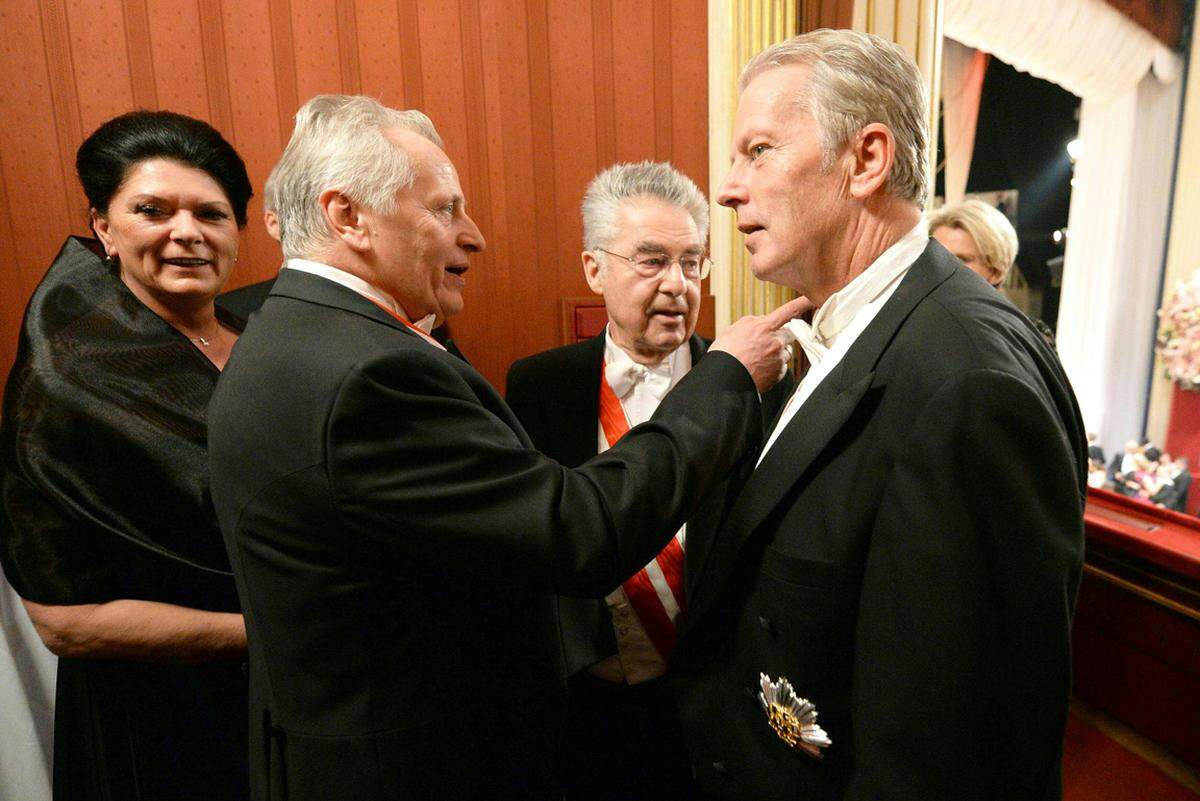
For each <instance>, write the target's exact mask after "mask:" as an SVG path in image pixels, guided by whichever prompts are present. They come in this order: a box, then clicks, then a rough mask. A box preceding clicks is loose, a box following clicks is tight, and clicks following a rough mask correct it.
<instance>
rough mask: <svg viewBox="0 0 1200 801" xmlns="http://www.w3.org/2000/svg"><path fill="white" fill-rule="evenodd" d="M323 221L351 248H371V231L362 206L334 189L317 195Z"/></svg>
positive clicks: (365, 249) (360, 249)
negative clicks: (323, 216)
mask: <svg viewBox="0 0 1200 801" xmlns="http://www.w3.org/2000/svg"><path fill="white" fill-rule="evenodd" d="M317 203H319V204H320V205H321V211H322V212H323V213H324V214H325V222H326V224H327V225H328V226H329V230H331V231H333V235H334V236H335V237H337V238H338V239H340V240H342V242H344V243H345V244H346V246H347V247H349V248H350V249H351V250H354V251H357V252H359V253H363V252H365V251H368V250H370V249H371V233H370V231H369V230H368V226H367V220H366V217H365V215H364V214H363V210H362V208H361V207H360V206H359V205H358V204H357V203H355V202H354V201H353V200H351V199H350V198H348V197H346V196H345V195H344V194H342V193H341V192H339V191H338V190H336V189H326V190H325V191H324V192H322V193H321V194H320V195H318V196H317Z"/></svg>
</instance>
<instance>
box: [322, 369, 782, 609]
mask: <svg viewBox="0 0 1200 801" xmlns="http://www.w3.org/2000/svg"><path fill="white" fill-rule="evenodd" d="M400 377H402V380H401V379H400ZM760 440H761V426H760V422H759V403H758V396H757V393H756V392H755V388H754V384H753V382H752V381H751V379H750V375H749V373H748V372H747V371H746V369H745V368H744V367H743V366H742V365H741V364H740V363H739V362H737V360H735V359H734V358H733V357H731V356H728V355H726V354H720V355H717V354H713V355H710V356H709V357H707V358H706V359H704V361H703V362H701V363H700V364H699V365H697V366H696V368H695V369H693V370H692V371H691V372H690V373H689V374H688V375H687V376H686V377H685V378H684V379H683V381H681V382H680V384H679V385H678V386H677V387H676V388H675V390H674V391H673V392H671V393H669V395H668V396H667V398H666V399H665V400H664V401H663V402H662V404H661V405H660V406H659V408H658V411H657V412H656V413H655V415H654V417H653V418H652V419H651V420H650V421H648V422H646V423H644V424H643V425H640V426H637V427H636V428H634V429H633V430H632V431H630V433H629V434H627V435H626V436H625V437H624V438H623V439H622V441H621V442H620V443H618V445H617V446H616V447H614V448H611V449H610V450H608V451H606V452H605V453H603V454H601V455H600V456H597V457H596V458H594V459H592V460H591V461H589V462H588V463H586V464H585V465H583V466H582V467H580V468H577V469H574V470H572V469H568V468H564V467H562V466H561V465H559V464H558V463H557V462H554V461H553V460H551V459H548V458H546V457H544V456H542V455H540V454H538V453H537V452H536V451H533V450H530V449H528V448H526V447H524V445H523V444H522V443H521V441H520V440H519V439H518V437H517V435H516V434H515V433H514V432H513V430H512V429H511V428H510V427H509V426H508V425H507V424H505V423H504V421H502V420H500V419H499V418H498V417H496V416H495V415H494V414H492V413H491V412H490V411H488V410H487V409H486V408H484V407H483V406H482V405H481V404H480V403H479V401H478V399H477V398H476V397H475V396H474V394H473V393H472V392H471V391H470V388H469V387H468V386H467V385H466V383H465V382H463V380H462V379H461V377H460V376H459V375H458V374H457V373H455V372H454V371H453V370H452V369H451V368H449V367H447V366H446V365H445V363H444V362H443V361H442V360H439V359H437V358H435V357H434V356H433V355H432V354H426V353H424V352H422V351H413V350H404V351H400V352H395V353H390V354H388V355H386V356H383V357H380V358H378V359H375V360H372V361H370V362H368V363H366V364H364V365H360V366H359V368H358V369H355V370H353V371H351V373H350V375H349V376H348V377H347V379H346V380H345V381H344V382H343V384H342V387H341V389H340V391H339V393H338V396H337V398H336V399H335V401H334V403H333V406H332V409H331V412H330V416H329V420H328V424H327V431H326V441H327V449H328V455H327V460H328V465H329V467H328V469H329V478H330V483H331V486H332V488H333V492H334V495H335V501H336V503H337V505H338V508H339V513H340V514H341V517H342V520H343V521H344V522H345V524H346V525H348V526H351V527H353V528H355V529H356V530H357V531H359V532H360V533H361V534H362V535H363V536H364V537H368V538H371V539H372V540H374V541H377V542H379V543H380V545H381V546H382V547H383V548H384V549H386V550H394V551H397V552H404V553H415V554H420V555H421V556H423V557H425V558H438V559H444V560H446V561H447V562H448V563H450V564H453V565H455V566H456V567H458V568H460V569H462V570H465V571H469V572H473V573H475V574H477V575H480V576H484V577H487V578H490V579H496V580H502V581H508V582H514V583H519V584H524V585H527V586H532V587H534V588H536V589H540V590H544V591H550V592H558V593H560V594H573V593H574V594H585V595H592V594H602V593H604V592H607V591H608V590H610V589H611V588H612V587H613V586H615V585H616V584H617V583H619V582H620V581H621V580H622V579H624V578H625V577H627V576H628V575H630V574H631V573H633V572H634V571H635V570H636V569H637V568H639V567H641V566H642V565H644V564H645V563H646V562H647V561H648V560H649V559H651V558H652V557H653V556H654V554H656V553H657V552H658V551H659V549H661V548H662V546H663V545H664V544H665V543H666V542H667V540H669V539H670V537H671V536H672V534H673V533H674V532H675V531H677V530H678V529H679V526H680V525H682V523H683V522H684V520H686V519H687V517H688V516H689V515H691V514H692V513H693V512H694V511H695V509H696V507H697V506H698V505H699V503H700V501H701V499H702V498H703V497H704V496H705V495H706V494H707V493H708V492H709V491H711V490H712V489H713V488H714V487H715V486H716V485H717V484H718V483H719V482H720V481H721V480H722V478H723V477H724V476H725V475H726V474H727V473H728V472H729V470H730V468H731V467H732V466H733V465H734V463H735V462H736V461H737V460H738V458H739V457H741V456H742V455H743V454H744V453H746V452H747V451H748V450H749V449H753V448H755V447H757V446H758V444H759V442H760ZM639 533H641V534H640V536H639Z"/></svg>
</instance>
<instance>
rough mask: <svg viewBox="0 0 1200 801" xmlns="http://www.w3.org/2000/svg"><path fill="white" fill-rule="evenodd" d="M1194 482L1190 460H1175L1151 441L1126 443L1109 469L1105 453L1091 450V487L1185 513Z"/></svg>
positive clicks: (1090, 448) (1091, 448)
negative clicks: (1189, 490) (1105, 460)
mask: <svg viewBox="0 0 1200 801" xmlns="http://www.w3.org/2000/svg"><path fill="white" fill-rule="evenodd" d="M1191 483H1192V475H1191V472H1190V471H1189V463H1188V460H1187V459H1186V458H1184V457H1179V458H1177V459H1172V458H1171V455H1170V454H1169V453H1164V452H1163V451H1162V450H1161V449H1160V448H1158V447H1156V446H1154V445H1152V444H1150V442H1149V441H1148V440H1144V439H1143V440H1140V441H1138V440H1129V441H1128V442H1126V443H1125V450H1124V452H1123V453H1118V454H1116V455H1115V456H1113V459H1112V462H1111V463H1110V464H1109V466H1108V469H1107V470H1105V467H1104V452H1103V451H1102V450H1100V449H1099V448H1094V447H1092V446H1089V448H1088V485H1089V486H1092V487H1103V488H1105V489H1111V490H1113V491H1114V492H1118V493H1120V494H1122V495H1126V496H1128V497H1130V498H1137V499H1139V500H1142V501H1146V502H1147V503H1153V504H1155V505H1156V506H1162V507H1165V508H1167V509H1173V510H1175V511H1177V512H1186V511H1187V495H1188V489H1189V488H1190V487H1191Z"/></svg>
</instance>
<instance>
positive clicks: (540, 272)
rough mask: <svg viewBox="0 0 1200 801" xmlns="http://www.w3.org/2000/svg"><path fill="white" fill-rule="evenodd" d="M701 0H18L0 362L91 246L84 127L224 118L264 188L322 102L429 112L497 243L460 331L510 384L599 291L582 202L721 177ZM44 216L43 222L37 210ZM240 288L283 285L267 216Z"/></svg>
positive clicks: (3, 22)
mask: <svg viewBox="0 0 1200 801" xmlns="http://www.w3.org/2000/svg"><path fill="white" fill-rule="evenodd" d="M705 18H706V4H705V2H704V1H703V0H588V2H580V0H388V1H387V2H379V1H378V0H172V2H170V3H163V2H156V1H155V0H41V2H37V1H36V0H7V1H6V2H4V3H0V29H2V30H4V32H5V37H4V39H3V41H0V70H3V74H4V75H5V76H6V80H5V82H4V83H3V85H0V107H2V108H3V109H4V113H5V124H4V125H3V126H0V259H3V261H4V263H5V265H6V267H8V269H5V270H3V271H0V335H2V340H0V360H2V361H0V368H2V369H6V368H7V365H8V364H9V363H10V362H11V359H12V356H13V352H14V348H15V342H16V332H17V328H18V325H19V320H20V314H21V311H22V308H23V306H24V303H25V302H26V300H27V298H28V297H29V293H30V292H32V290H33V288H34V286H35V285H36V283H37V281H38V280H39V279H40V277H41V275H42V273H43V272H44V270H45V267H46V266H47V264H48V262H49V259H50V258H51V257H52V256H53V255H54V253H55V252H56V251H57V249H58V247H59V246H60V245H61V243H62V239H63V237H64V236H65V235H67V234H68V233H72V232H75V233H83V232H86V230H87V225H86V202H85V201H84V199H83V194H82V192H81V191H80V189H79V187H78V184H77V181H76V180H75V177H74V174H73V171H74V155H75V150H76V148H77V147H78V146H79V143H80V141H81V140H82V138H83V136H84V135H85V134H86V133H87V132H89V131H91V130H92V129H94V128H95V127H96V126H97V125H99V124H100V123H101V122H103V121H104V120H106V119H108V118H110V117H112V116H113V115H115V114H118V113H121V112H124V111H128V110H130V109H132V108H135V107H139V106H142V107H158V108H170V109H172V110H176V111H180V112H182V113H185V114H190V115H192V116H196V117H200V118H202V119H206V120H208V121H209V122H210V123H212V124H213V125H214V126H215V127H216V128H217V129H218V130H220V131H221V132H222V133H224V134H225V135H226V136H227V137H229V139H230V141H232V142H233V144H234V146H235V147H236V148H237V149H238V151H239V152H240V153H241V155H242V157H243V158H244V159H245V161H246V165H247V168H248V170H249V173H250V177H251V180H252V181H253V183H254V186H255V190H256V193H261V186H262V182H263V180H264V179H265V178H266V175H267V173H268V171H269V170H270V168H271V167H272V166H273V165H274V163H275V161H276V160H277V159H278V157H279V153H280V152H281V150H282V148H283V145H284V144H286V142H287V139H288V137H289V136H290V134H291V127H292V119H293V117H294V115H295V112H296V109H297V108H298V107H299V106H300V105H301V104H302V103H304V102H305V101H306V100H308V99H309V98H310V97H311V96H312V95H314V94H317V93H320V92H363V93H366V94H370V95H372V96H375V97H379V98H381V99H382V100H383V101H384V102H385V103H387V104H388V105H392V106H396V107H398V108H420V109H422V110H423V111H425V112H426V113H428V114H429V115H430V116H431V117H432V118H433V120H434V122H435V123H436V124H437V126H438V130H439V131H440V132H441V133H442V136H443V137H444V138H445V140H446V150H447V153H448V154H449V155H450V157H451V158H452V159H453V161H454V162H455V165H456V166H457V167H458V170H459V174H460V177H461V179H462V183H463V187H464V189H465V191H466V193H467V198H468V207H469V209H470V210H471V213H472V215H473V216H474V217H475V218H476V220H477V222H479V224H480V227H481V229H482V230H483V232H484V235H485V237H486V238H487V240H488V250H487V252H486V253H485V254H483V255H482V256H481V257H479V258H478V259H476V260H475V261H474V263H473V266H472V271H471V272H470V273H468V278H467V286H468V288H467V294H466V300H467V306H466V311H464V313H463V314H462V315H460V316H459V317H457V318H455V319H454V320H452V321H451V325H452V327H453V330H454V336H455V338H456V340H458V342H459V343H460V345H461V346H462V347H463V348H464V350H465V351H466V352H467V353H468V355H469V356H470V357H471V358H472V360H473V362H474V363H475V364H476V365H477V366H478V367H479V368H480V369H481V370H482V372H483V373H484V374H485V375H486V376H487V377H488V378H489V379H491V380H492V381H493V382H495V383H497V384H500V383H501V380H502V378H503V375H504V372H505V370H506V369H507V367H508V365H509V363H511V361H512V360H513V359H515V358H518V357H520V356H524V355H527V354H530V353H533V352H536V351H539V350H543V349H545V348H548V347H552V346H554V345H556V344H558V343H559V339H560V336H561V334H560V329H561V324H560V323H561V321H560V319H559V317H560V303H559V300H560V298H563V297H573V296H579V295H586V294H588V290H587V286H586V283H585V282H584V280H583V276H582V271H581V269H580V266H579V251H580V248H581V244H582V243H581V241H580V240H581V236H582V226H581V224H580V220H579V201H580V199H581V198H582V195H583V191H584V188H585V187H586V186H587V183H588V181H590V180H591V178H592V177H593V176H594V175H595V173H596V172H597V170H599V169H602V168H603V167H606V166H608V164H609V163H611V162H613V161H616V160H621V161H629V160H636V159H643V158H661V159H669V160H671V161H672V162H673V163H675V165H676V166H677V167H679V168H680V169H681V170H683V171H684V172H686V173H687V174H688V175H690V176H692V177H693V178H694V179H696V181H697V182H698V183H701V184H702V185H703V184H704V183H705V178H706V175H707V166H706V165H707V133H706V119H705V118H706V111H705V110H706V108H707V99H706V98H707V69H706V64H705V42H706V23H705ZM31 209H36V213H35V212H33V211H30V210H31ZM250 217H251V219H250V224H249V226H248V227H247V229H246V231H245V232H244V233H243V237H242V247H241V258H240V260H239V264H238V269H237V270H236V271H235V274H234V279H233V285H242V284H246V283H250V282H252V281H256V280H261V279H264V278H267V277H270V276H271V275H272V274H274V271H275V269H276V267H277V266H278V261H279V251H278V247H277V246H276V244H275V243H274V242H273V241H271V240H270V239H269V238H268V237H267V236H266V233H265V231H264V230H263V228H262V224H261V200H260V199H257V198H256V199H255V200H254V201H253V202H252V204H251V209H250Z"/></svg>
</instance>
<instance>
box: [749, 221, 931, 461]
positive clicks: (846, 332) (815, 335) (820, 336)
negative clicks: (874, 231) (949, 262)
mask: <svg viewBox="0 0 1200 801" xmlns="http://www.w3.org/2000/svg"><path fill="white" fill-rule="evenodd" d="M928 244H929V232H928V231H927V230H926V229H925V223H924V221H922V222H919V223H917V225H916V226H915V227H914V228H913V229H912V230H910V231H909V232H908V233H907V234H905V235H904V236H902V237H900V239H898V240H897V241H896V242H895V243H894V244H893V245H892V246H891V247H889V248H888V249H887V250H885V251H884V252H883V253H881V254H880V255H879V257H878V258H877V259H875V261H873V262H871V265H870V266H869V267H867V269H865V270H863V271H862V272H861V273H859V274H858V275H857V276H855V277H854V279H853V280H852V281H850V283H848V284H846V285H845V286H844V287H842V288H841V289H839V290H838V291H837V292H834V293H833V294H832V295H830V296H829V299H828V300H826V301H825V302H824V303H823V304H821V308H819V309H817V311H816V312H815V313H814V314H813V321H812V324H811V325H810V324H809V323H806V322H804V321H803V320H792V321H790V322H788V323H785V324H784V326H783V330H784V331H786V332H787V333H788V334H789V335H790V336H791V338H792V339H793V340H794V341H795V342H796V344H798V345H799V346H800V347H801V348H802V349H803V350H804V355H805V356H807V357H808V362H809V368H808V372H807V373H805V374H804V378H803V379H801V381H800V384H799V385H798V386H797V387H796V392H795V393H794V394H793V395H792V397H791V398H790V399H789V400H788V402H787V404H786V405H785V406H784V407H783V413H782V414H781V415H780V416H779V422H778V423H777V424H776V425H775V429H774V430H773V431H772V432H771V436H770V437H768V439H767V444H766V445H765V446H764V447H763V449H762V454H761V455H760V456H759V457H758V463H759V464H762V460H763V457H765V456H766V455H767V451H769V450H770V449H771V446H772V445H774V444H775V440H777V439H778V438H779V435H780V433H781V432H782V431H783V430H784V429H785V428H787V426H788V423H790V422H791V421H792V418H793V417H795V416H796V412H797V411H799V410H800V408H801V407H802V406H803V405H804V402H805V401H806V400H808V399H809V397H810V396H811V395H812V394H813V392H815V391H816V389H817V387H818V386H820V384H821V382H822V381H823V380H824V379H825V377H826V376H827V375H829V374H830V373H832V372H833V369H834V368H835V367H837V366H838V364H839V363H840V362H841V360H842V357H843V356H845V355H846V351H848V350H850V346H851V345H853V344H854V342H855V340H857V339H858V337H859V335H860V334H862V332H863V331H864V330H866V327H867V326H868V325H870V324H871V321H872V320H874V319H875V315H877V314H878V313H879V310H880V309H882V308H883V307H884V305H885V304H886V303H887V302H888V300H889V299H891V297H892V293H894V292H895V291H896V288H897V287H898V286H900V282H901V281H902V280H903V279H904V276H905V275H907V274H908V269H909V267H911V266H912V263H913V262H914V261H916V260H917V258H918V257H919V256H920V255H921V254H922V253H923V252H924V251H925V247H926V246H927V245H928Z"/></svg>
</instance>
